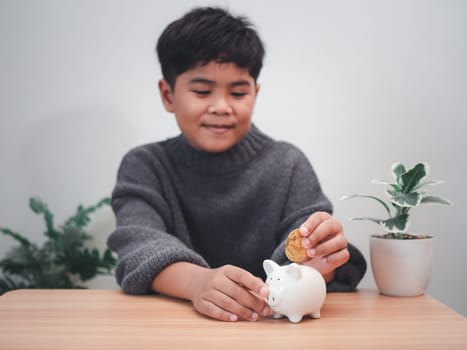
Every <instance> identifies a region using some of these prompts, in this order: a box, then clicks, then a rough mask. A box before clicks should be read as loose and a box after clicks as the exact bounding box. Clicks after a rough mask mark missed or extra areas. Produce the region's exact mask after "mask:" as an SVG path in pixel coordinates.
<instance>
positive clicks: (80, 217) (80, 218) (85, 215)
mask: <svg viewBox="0 0 467 350" xmlns="http://www.w3.org/2000/svg"><path fill="white" fill-rule="evenodd" d="M109 204H110V198H108V197H106V198H104V199H102V200H100V201H99V202H98V203H97V204H96V205H94V206H89V207H87V208H84V207H83V206H82V205H79V206H78V208H77V210H76V214H75V215H73V216H72V217H71V218H69V219H68V220H67V222H66V223H65V225H68V226H75V227H78V228H82V227H85V226H86V225H87V224H88V223H89V222H90V221H91V218H90V216H89V215H90V214H92V213H93V212H95V211H96V210H97V209H99V208H101V207H102V206H104V205H109Z"/></svg>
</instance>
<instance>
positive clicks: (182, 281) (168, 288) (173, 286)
mask: <svg viewBox="0 0 467 350" xmlns="http://www.w3.org/2000/svg"><path fill="white" fill-rule="evenodd" d="M204 270H205V268H204V267H201V266H199V265H196V264H192V263H189V262H185V261H180V262H176V263H173V264H171V265H169V266H167V267H166V268H165V269H163V270H162V271H161V272H160V273H159V274H158V275H157V276H156V277H155V278H154V280H153V281H152V284H151V288H152V290H153V291H155V292H158V293H161V294H165V295H170V296H173V297H176V298H181V299H187V300H192V298H193V295H192V293H193V289H194V288H193V282H194V281H197V280H200V279H201V274H202V273H203V272H204Z"/></svg>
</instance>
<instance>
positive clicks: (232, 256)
mask: <svg viewBox="0 0 467 350" xmlns="http://www.w3.org/2000/svg"><path fill="white" fill-rule="evenodd" d="M112 208H113V210H114V212H115V215H116V218H117V228H116V230H115V231H114V232H113V233H112V234H111V235H110V237H109V239H108V246H109V247H110V248H111V249H112V250H114V251H115V252H116V253H117V254H118V264H117V268H116V277H117V281H118V283H119V284H120V286H121V287H122V289H123V290H124V291H125V292H127V293H132V294H143V293H150V285H151V281H152V280H153V278H154V277H155V276H156V275H157V274H158V273H159V272H160V271H161V270H162V269H163V268H164V267H166V266H168V265H169V264H172V263H174V262H177V261H188V262H191V263H194V264H198V265H201V266H206V267H218V266H221V265H224V264H232V265H236V266H239V267H241V268H244V269H246V270H248V271H250V272H251V273H252V274H254V275H256V276H259V277H261V278H263V279H264V271H263V269H262V262H263V260H264V259H268V258H271V259H273V260H275V261H276V262H278V263H280V264H284V263H287V262H288V260H287V258H286V256H285V252H284V245H285V239H286V237H287V234H288V233H289V232H290V231H292V230H293V229H295V228H297V227H299V226H300V224H302V223H303V222H304V221H305V220H306V218H307V217H308V216H309V215H310V214H311V213H313V212H315V211H318V210H319V211H327V212H331V211H332V206H331V203H330V202H329V200H328V199H327V198H326V197H325V195H324V194H323V192H322V191H321V187H320V184H319V182H318V179H317V177H316V175H315V173H314V171H313V169H312V167H311V165H310V163H309V162H308V160H307V159H306V158H305V156H304V154H303V153H302V152H301V151H300V150H299V149H297V148H296V147H294V146H293V145H291V144H289V143H285V142H278V141H274V140H273V139H271V138H269V137H268V136H266V135H265V134H263V133H261V132H260V131H259V130H258V129H257V128H256V127H254V126H253V127H252V128H251V129H250V131H249V132H248V133H247V135H246V136H245V137H244V138H243V139H242V140H241V141H240V142H239V143H238V144H237V145H235V146H234V147H232V148H231V149H229V150H227V151H226V152H223V153H207V152H203V151H200V150H197V149H194V148H192V147H191V146H190V145H189V144H188V143H187V141H186V140H185V138H184V137H183V136H182V135H180V136H178V137H174V138H171V139H168V140H166V141H162V142H158V143H152V144H147V145H144V146H140V147H137V148H135V149H133V150H131V151H130V152H129V153H128V154H127V155H126V156H125V157H124V158H123V161H122V163H121V165H120V169H119V171H118V177H117V184H116V186H115V189H114V191H113V195H112ZM349 251H350V255H351V257H350V260H349V262H348V263H346V264H345V265H343V266H341V267H340V268H338V269H337V271H336V277H335V279H334V281H332V282H331V283H329V284H328V291H352V290H354V289H355V287H356V286H357V284H358V282H359V281H360V280H361V278H362V277H363V275H364V273H365V270H366V263H365V260H364V258H363V256H362V255H361V253H360V252H359V251H358V250H357V249H356V248H355V247H354V246H352V245H349Z"/></svg>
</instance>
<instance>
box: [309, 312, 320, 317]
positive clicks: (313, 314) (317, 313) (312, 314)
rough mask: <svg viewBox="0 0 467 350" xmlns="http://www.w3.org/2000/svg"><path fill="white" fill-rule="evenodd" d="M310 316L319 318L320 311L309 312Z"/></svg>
mask: <svg viewBox="0 0 467 350" xmlns="http://www.w3.org/2000/svg"><path fill="white" fill-rule="evenodd" d="M310 317H311V318H320V317H321V312H320V311H316V312H312V313H311V314H310Z"/></svg>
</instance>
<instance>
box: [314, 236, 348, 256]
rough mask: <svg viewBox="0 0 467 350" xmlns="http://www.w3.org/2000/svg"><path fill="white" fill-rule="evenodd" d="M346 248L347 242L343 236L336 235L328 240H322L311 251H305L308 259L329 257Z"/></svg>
mask: <svg viewBox="0 0 467 350" xmlns="http://www.w3.org/2000/svg"><path fill="white" fill-rule="evenodd" d="M345 248H347V240H346V239H345V237H344V235H342V234H337V235H335V236H333V237H329V239H324V240H322V241H321V242H320V243H318V244H317V245H316V246H314V247H312V248H311V249H307V255H308V256H309V257H310V258H313V257H315V256H322V255H329V254H333V253H334V252H337V251H340V250H342V249H345Z"/></svg>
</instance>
